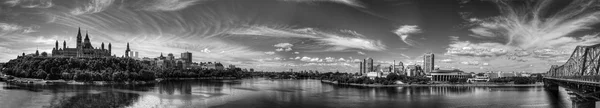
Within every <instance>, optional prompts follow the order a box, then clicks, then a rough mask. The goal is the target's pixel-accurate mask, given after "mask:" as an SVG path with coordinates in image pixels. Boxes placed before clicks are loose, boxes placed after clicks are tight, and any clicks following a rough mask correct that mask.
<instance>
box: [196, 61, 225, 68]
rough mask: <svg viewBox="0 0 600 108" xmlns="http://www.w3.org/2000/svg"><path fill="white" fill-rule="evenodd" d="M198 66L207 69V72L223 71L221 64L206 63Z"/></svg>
mask: <svg viewBox="0 0 600 108" xmlns="http://www.w3.org/2000/svg"><path fill="white" fill-rule="evenodd" d="M200 65H202V67H203V69H209V70H212V69H214V70H224V69H225V67H224V66H223V64H221V63H213V62H207V63H200Z"/></svg>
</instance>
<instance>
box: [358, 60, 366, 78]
mask: <svg viewBox="0 0 600 108" xmlns="http://www.w3.org/2000/svg"><path fill="white" fill-rule="evenodd" d="M364 66H365V65H363V62H360V65H358V67H359V70H358V74H359V75H363V74H364V69H363V68H364Z"/></svg>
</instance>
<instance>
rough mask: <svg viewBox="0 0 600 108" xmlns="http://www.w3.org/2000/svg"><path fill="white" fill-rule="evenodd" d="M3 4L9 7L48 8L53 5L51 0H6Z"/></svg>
mask: <svg viewBox="0 0 600 108" xmlns="http://www.w3.org/2000/svg"><path fill="white" fill-rule="evenodd" d="M4 4H7V5H9V6H11V7H14V6H20V7H21V8H50V7H52V6H54V3H52V0H6V1H4Z"/></svg>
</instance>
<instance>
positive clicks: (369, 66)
mask: <svg viewBox="0 0 600 108" xmlns="http://www.w3.org/2000/svg"><path fill="white" fill-rule="evenodd" d="M366 63H367V66H366V67H367V71H366V72H372V71H375V69H374V67H373V58H367V61H366Z"/></svg>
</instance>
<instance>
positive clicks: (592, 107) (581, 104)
mask: <svg viewBox="0 0 600 108" xmlns="http://www.w3.org/2000/svg"><path fill="white" fill-rule="evenodd" d="M571 100H572V101H571V102H572V105H573V108H596V100H595V99H582V98H581V97H579V96H577V97H573V98H572V99H571Z"/></svg>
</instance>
